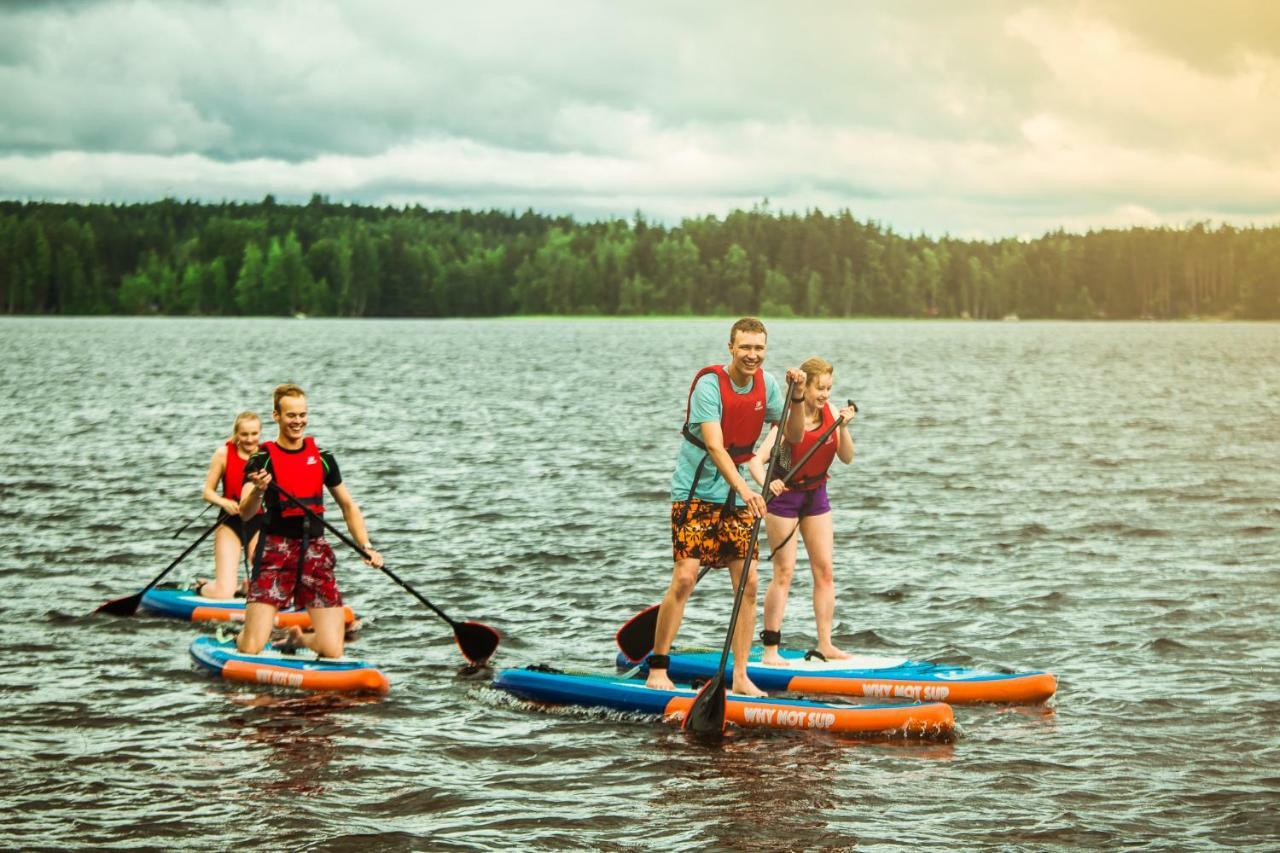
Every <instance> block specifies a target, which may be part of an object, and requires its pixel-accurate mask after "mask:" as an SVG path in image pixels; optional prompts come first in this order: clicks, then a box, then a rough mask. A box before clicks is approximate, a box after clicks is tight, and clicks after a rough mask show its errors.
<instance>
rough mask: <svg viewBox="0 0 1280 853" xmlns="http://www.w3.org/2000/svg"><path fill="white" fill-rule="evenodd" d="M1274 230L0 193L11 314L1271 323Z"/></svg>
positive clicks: (1276, 296)
mask: <svg viewBox="0 0 1280 853" xmlns="http://www.w3.org/2000/svg"><path fill="white" fill-rule="evenodd" d="M1278 270H1280V227H1270V228H1246V229H1238V228H1234V227H1231V226H1225V225H1224V226H1220V227H1216V228H1214V227H1210V226H1208V225H1206V224H1195V225H1192V226H1190V227H1188V228H1185V229H1181V230H1175V229H1169V228H1155V229H1151V228H1135V229H1129V230H1107V231H1097V232H1090V233H1089V234H1084V235H1076V234H1067V233H1064V232H1062V231H1058V232H1054V233H1051V234H1046V235H1044V236H1043V237H1041V238H1039V239H1035V240H1028V241H1019V240H999V241H994V242H981V241H964V240H955V239H952V238H949V237H944V238H942V239H938V240H934V239H929V238H926V237H923V236H921V237H913V238H907V237H902V236H900V235H897V234H895V233H893V231H892V230H888V229H885V228H884V227H882V226H881V225H880V224H878V223H875V222H860V221H859V220H856V219H854V218H853V216H852V214H851V213H850V212H849V211H847V210H843V211H840V212H838V213H837V214H836V215H834V216H831V215H827V214H824V213H822V212H821V211H811V212H808V213H805V214H804V215H799V214H788V213H779V212H775V211H773V210H771V209H770V208H769V206H768V204H767V202H766V203H764V204H761V205H758V206H756V207H753V208H752V209H751V210H749V211H743V210H736V211H733V212H732V213H730V214H729V215H728V216H726V217H724V218H723V219H720V218H717V217H715V216H705V217H701V218H697V219H687V220H685V221H684V222H682V223H680V225H679V226H677V227H674V228H669V227H666V226H663V225H661V224H658V223H652V222H649V221H647V220H645V218H644V217H643V216H642V215H640V214H637V215H636V216H635V217H634V218H633V219H632V220H631V221H625V220H612V221H604V222H592V223H578V222H575V221H573V220H572V219H570V218H568V217H551V216H542V215H539V214H536V213H533V212H532V211H526V212H524V213H521V214H515V213H505V212H501V211H470V210H458V211H430V210H424V209H422V208H420V207H412V208H403V209H397V208H373V207H359V206H348V205H339V204H333V203H331V202H330V201H329V200H328V199H327V198H325V197H324V196H322V195H317V196H315V197H313V198H312V199H311V201H310V202H309V203H308V204H306V205H304V206H294V205H285V204H280V203H278V202H277V201H276V200H275V199H274V198H272V197H270V196H268V197H267V198H265V199H263V201H262V202H260V203H256V204H199V203H195V202H178V201H175V200H173V199H165V200H163V201H158V202H154V203H150V204H135V205H102V204H90V205H77V204H46V203H23V202H0V310H3V311H5V312H7V313H10V314H22V313H62V314H95V313H104V312H119V313H140V314H151V313H162V314H204V315H235V314H243V315H261V314H268V315H288V314H293V313H296V312H305V313H306V314H310V315H337V316H351V317H364V316H417V317H453V316H494V315H503V314H512V313H515V314H584V313H585V314H596V313H599V314H628V315H639V314H708V313H720V314H723V313H732V314H740V315H741V314H754V313H762V314H764V315H766V316H792V315H796V316H813V317H849V316H859V315H882V316H908V317H912V316H926V317H932V316H942V317H948V316H951V317H956V316H967V317H973V318H976V319H994V318H999V317H1002V316H1006V315H1009V314H1016V315H1018V316H1021V317H1026V318H1036V317H1063V318H1068V317H1070V318H1093V317H1106V318H1175V317H1193V316H1196V317H1199V316H1216V317H1242V318H1258V319H1276V318H1280V272H1277V271H1278Z"/></svg>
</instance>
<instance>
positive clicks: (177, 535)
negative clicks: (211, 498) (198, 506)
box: [169, 504, 213, 539]
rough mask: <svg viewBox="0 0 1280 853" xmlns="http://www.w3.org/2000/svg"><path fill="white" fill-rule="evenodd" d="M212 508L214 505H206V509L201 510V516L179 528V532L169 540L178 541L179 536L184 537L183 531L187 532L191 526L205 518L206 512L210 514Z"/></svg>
mask: <svg viewBox="0 0 1280 853" xmlns="http://www.w3.org/2000/svg"><path fill="white" fill-rule="evenodd" d="M212 508H213V504H205V505H204V509H202V510H200V514H199V515H197V516H196V517H195V518H193V519H191V520H190V521H188V522H187V523H186V524H184V525H182V526H181V527H179V528H178V529H177V531H175V532H174V534H173V535H172V536H170V537H169V538H170V539H177V538H178V537H179V536H181V535H182V533H183V531H185V530H186V529H187V528H188V527H190V526H191V525H193V524H195V523H196V522H197V521H199V520H200V519H202V518H204V514H205V513H206V512H208V511H209V510H210V509H212Z"/></svg>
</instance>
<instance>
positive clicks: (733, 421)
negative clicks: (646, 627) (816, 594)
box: [645, 317, 805, 696]
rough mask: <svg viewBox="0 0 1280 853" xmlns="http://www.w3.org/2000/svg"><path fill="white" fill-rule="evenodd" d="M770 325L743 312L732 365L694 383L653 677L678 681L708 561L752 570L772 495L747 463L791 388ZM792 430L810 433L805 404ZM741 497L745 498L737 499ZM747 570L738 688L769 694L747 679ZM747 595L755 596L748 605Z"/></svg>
mask: <svg viewBox="0 0 1280 853" xmlns="http://www.w3.org/2000/svg"><path fill="white" fill-rule="evenodd" d="M767 343H768V333H767V332H766V331H765V327H764V324H763V323H761V322H760V321H759V320H757V319H755V318H754V317H743V318H742V319H741V320H738V321H737V322H736V323H734V324H733V327H732V328H731V329H730V330H729V358H730V360H729V364H728V365H727V366H725V365H711V366H709V367H704V368H703V369H702V370H700V371H698V373H697V375H696V376H695V377H694V381H693V384H692V385H691V386H690V388H689V400H688V408H687V410H686V415H685V425H684V429H683V435H684V440H683V441H682V442H681V443H680V451H679V454H678V456H677V458H676V470H675V474H674V475H673V476H672V478H671V501H672V504H671V541H672V551H673V556H674V559H675V567H674V568H673V569H672V572H671V584H670V585H669V586H668V587H667V594H666V595H665V596H664V597H663V599H662V604H661V605H660V606H659V609H658V625H657V629H656V632H655V637H654V646H653V654H652V655H650V657H649V676H648V678H647V680H646V682H645V683H646V684H647V685H648V686H649V687H655V688H659V689H668V690H669V689H671V687H672V683H671V679H670V678H669V677H668V675H667V665H668V663H669V660H668V657H667V655H668V654H669V653H670V651H671V644H672V643H673V642H674V641H675V637H676V633H677V631H679V629H680V622H681V620H682V619H683V618H684V608H685V604H686V603H687V602H688V600H689V595H690V593H692V592H693V587H694V584H696V583H697V578H698V569H699V567H700V566H702V565H704V564H705V565H708V566H714V567H722V566H727V567H728V569H729V578H730V580H731V581H732V583H733V589H735V590H736V589H737V585H738V583H739V579H740V578H741V576H742V572H743V569H744V566H743V562H744V561H745V559H746V553H747V546H748V544H749V542H750V533H751V529H752V527H753V525H754V521H755V519H756V518H760V517H763V516H764V514H765V500H764V498H763V497H762V496H761V495H760V494H759V493H758V492H756V491H755V490H753V489H752V488H751V487H750V486H749V485H748V484H747V480H746V478H745V477H744V476H743V473H742V470H741V469H740V467H739V466H741V465H744V464H746V463H747V462H748V461H749V460H750V459H751V457H752V455H753V453H754V450H755V445H756V442H757V441H759V439H760V433H761V431H762V430H763V429H764V425H765V422H766V421H768V422H771V423H776V422H777V421H778V420H779V419H780V418H781V417H782V406H783V394H784V393H785V392H784V390H783V389H782V388H781V387H779V385H778V383H777V381H776V380H774V378H773V377H772V376H769V375H768V374H766V373H765V372H764V371H763V370H761V369H760V368H761V365H763V364H764V356H765V349H766V346H767ZM787 380H788V381H789V382H796V383H798V384H799V385H800V387H803V385H804V380H805V376H804V372H803V371H802V370H800V369H799V368H791V369H790V370H788V371H787ZM782 430H783V435H785V436H786V437H787V439H788V440H790V441H799V440H800V439H801V438H802V437H803V435H804V407H803V406H801V405H794V406H792V407H791V411H790V414H789V415H788V417H787V422H786V423H785V424H783V426H782ZM739 501H741V504H742V505H741V506H739V505H738V502H739ZM746 568H747V579H746V584H747V585H746V588H745V589H744V590H743V607H742V609H741V610H740V611H739V613H738V623H737V625H736V626H735V629H734V634H733V642H732V648H733V691H734V692H735V693H740V694H743V695H747V696H762V695H764V693H763V691H761V690H760V689H759V688H758V687H756V686H755V684H753V683H752V682H751V679H750V678H748V677H747V657H748V655H749V653H750V651H751V636H752V634H753V633H754V631H755V619H756V564H755V561H754V560H753V561H752V563H751V565H750V566H749V567H746ZM747 602H750V605H749V606H748V604H747Z"/></svg>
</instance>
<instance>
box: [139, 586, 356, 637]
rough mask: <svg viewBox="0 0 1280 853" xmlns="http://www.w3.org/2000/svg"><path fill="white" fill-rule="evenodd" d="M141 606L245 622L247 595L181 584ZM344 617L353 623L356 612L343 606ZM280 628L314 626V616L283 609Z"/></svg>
mask: <svg viewBox="0 0 1280 853" xmlns="http://www.w3.org/2000/svg"><path fill="white" fill-rule="evenodd" d="M141 606H142V609H143V610H146V611H147V612H148V613H154V614H156V615H157V616H168V617H170V618H171V619H184V620H186V621H189V622H243V621H244V599H243V598H205V597H204V596H203V595H200V593H198V592H196V591H195V590H193V589H188V588H186V587H179V586H155V587H152V588H151V589H149V590H147V592H146V594H145V595H144V596H142V602H141ZM342 617H343V619H344V620H345V622H346V623H347V624H348V625H350V624H351V623H352V622H354V621H355V619H356V614H355V611H353V610H352V609H351V608H350V607H348V606H347V605H345V604H344V605H343V606H342ZM276 627H277V628H291V627H297V628H303V629H306V628H310V627H311V617H310V616H308V615H307V611H305V610H281V611H280V612H279V613H277V614H276Z"/></svg>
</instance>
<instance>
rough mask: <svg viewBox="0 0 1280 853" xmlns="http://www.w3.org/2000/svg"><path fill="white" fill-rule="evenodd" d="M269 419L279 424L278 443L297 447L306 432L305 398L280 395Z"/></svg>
mask: <svg viewBox="0 0 1280 853" xmlns="http://www.w3.org/2000/svg"><path fill="white" fill-rule="evenodd" d="M271 419H272V420H274V421H275V422H276V423H277V424H279V426H280V439H279V443H280V444H282V445H284V446H286V447H289V448H294V447H297V446H298V445H300V444H302V439H303V437H305V436H306V434H307V398H306V397H304V396H302V395H293V394H290V395H288V396H284V397H281V398H280V399H279V400H278V401H277V402H276V410H275V411H274V412H272V413H271Z"/></svg>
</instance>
